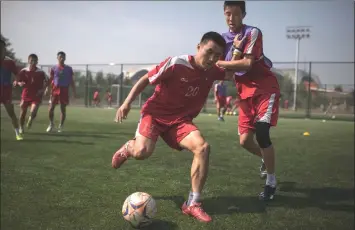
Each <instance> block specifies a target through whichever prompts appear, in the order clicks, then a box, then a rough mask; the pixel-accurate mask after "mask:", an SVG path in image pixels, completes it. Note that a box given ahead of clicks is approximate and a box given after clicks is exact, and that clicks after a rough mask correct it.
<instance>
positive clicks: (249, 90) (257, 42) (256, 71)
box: [235, 27, 280, 99]
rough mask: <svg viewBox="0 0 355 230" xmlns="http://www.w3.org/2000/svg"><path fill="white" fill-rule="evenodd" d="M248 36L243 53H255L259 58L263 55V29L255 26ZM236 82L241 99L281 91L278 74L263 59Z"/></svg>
mask: <svg viewBox="0 0 355 230" xmlns="http://www.w3.org/2000/svg"><path fill="white" fill-rule="evenodd" d="M246 36H247V37H246V45H245V46H244V51H243V55H247V54H248V55H253V56H254V59H255V60H259V59H260V58H262V55H263V40H262V33H261V31H260V30H259V29H258V28H255V27H254V28H253V29H251V32H250V33H248V34H246ZM235 83H236V88H237V91H238V93H239V95H240V98H241V99H245V98H248V97H252V96H256V95H259V94H264V93H279V92H280V88H279V83H278V82H277V78H276V76H275V75H274V73H273V72H272V71H271V69H270V67H268V66H266V64H265V62H263V61H258V62H255V63H254V64H253V66H252V68H251V69H250V70H249V71H248V72H247V73H246V74H245V75H244V76H240V77H237V76H236V77H235Z"/></svg>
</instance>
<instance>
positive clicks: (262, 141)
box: [255, 122, 276, 200]
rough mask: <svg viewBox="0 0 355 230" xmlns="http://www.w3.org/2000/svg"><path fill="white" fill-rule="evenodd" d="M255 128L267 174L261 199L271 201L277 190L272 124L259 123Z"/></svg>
mask: <svg viewBox="0 0 355 230" xmlns="http://www.w3.org/2000/svg"><path fill="white" fill-rule="evenodd" d="M255 128H256V131H255V134H256V140H257V142H258V144H259V146H260V148H261V151H262V153H263V157H264V158H263V159H264V163H265V166H266V172H267V175H266V185H265V189H264V192H262V193H260V195H259V197H260V198H261V199H262V200H271V199H273V197H274V194H275V190H276V177H275V153H274V148H273V146H272V143H271V140H270V124H268V123H266V122H257V123H256V124H255Z"/></svg>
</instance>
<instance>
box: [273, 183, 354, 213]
mask: <svg viewBox="0 0 355 230" xmlns="http://www.w3.org/2000/svg"><path fill="white" fill-rule="evenodd" d="M279 190H280V192H290V193H301V194H302V195H303V196H302V197H299V196H298V197H296V196H285V195H282V194H276V196H275V200H274V201H273V202H270V206H286V207H290V208H294V209H300V208H308V207H315V208H319V209H323V210H331V211H343V212H354V188H335V187H323V188H300V187H297V186H296V183H295V182H280V183H279ZM339 203H340V204H339ZM349 203H352V205H351V204H349Z"/></svg>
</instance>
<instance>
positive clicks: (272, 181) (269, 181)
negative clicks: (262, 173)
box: [266, 174, 276, 187]
mask: <svg viewBox="0 0 355 230" xmlns="http://www.w3.org/2000/svg"><path fill="white" fill-rule="evenodd" d="M266 185H270V186H271V187H276V177H275V174H267V175H266Z"/></svg>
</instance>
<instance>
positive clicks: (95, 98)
mask: <svg viewBox="0 0 355 230" xmlns="http://www.w3.org/2000/svg"><path fill="white" fill-rule="evenodd" d="M93 104H94V106H96V107H98V106H99V105H100V92H99V90H95V92H94V95H93Z"/></svg>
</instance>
